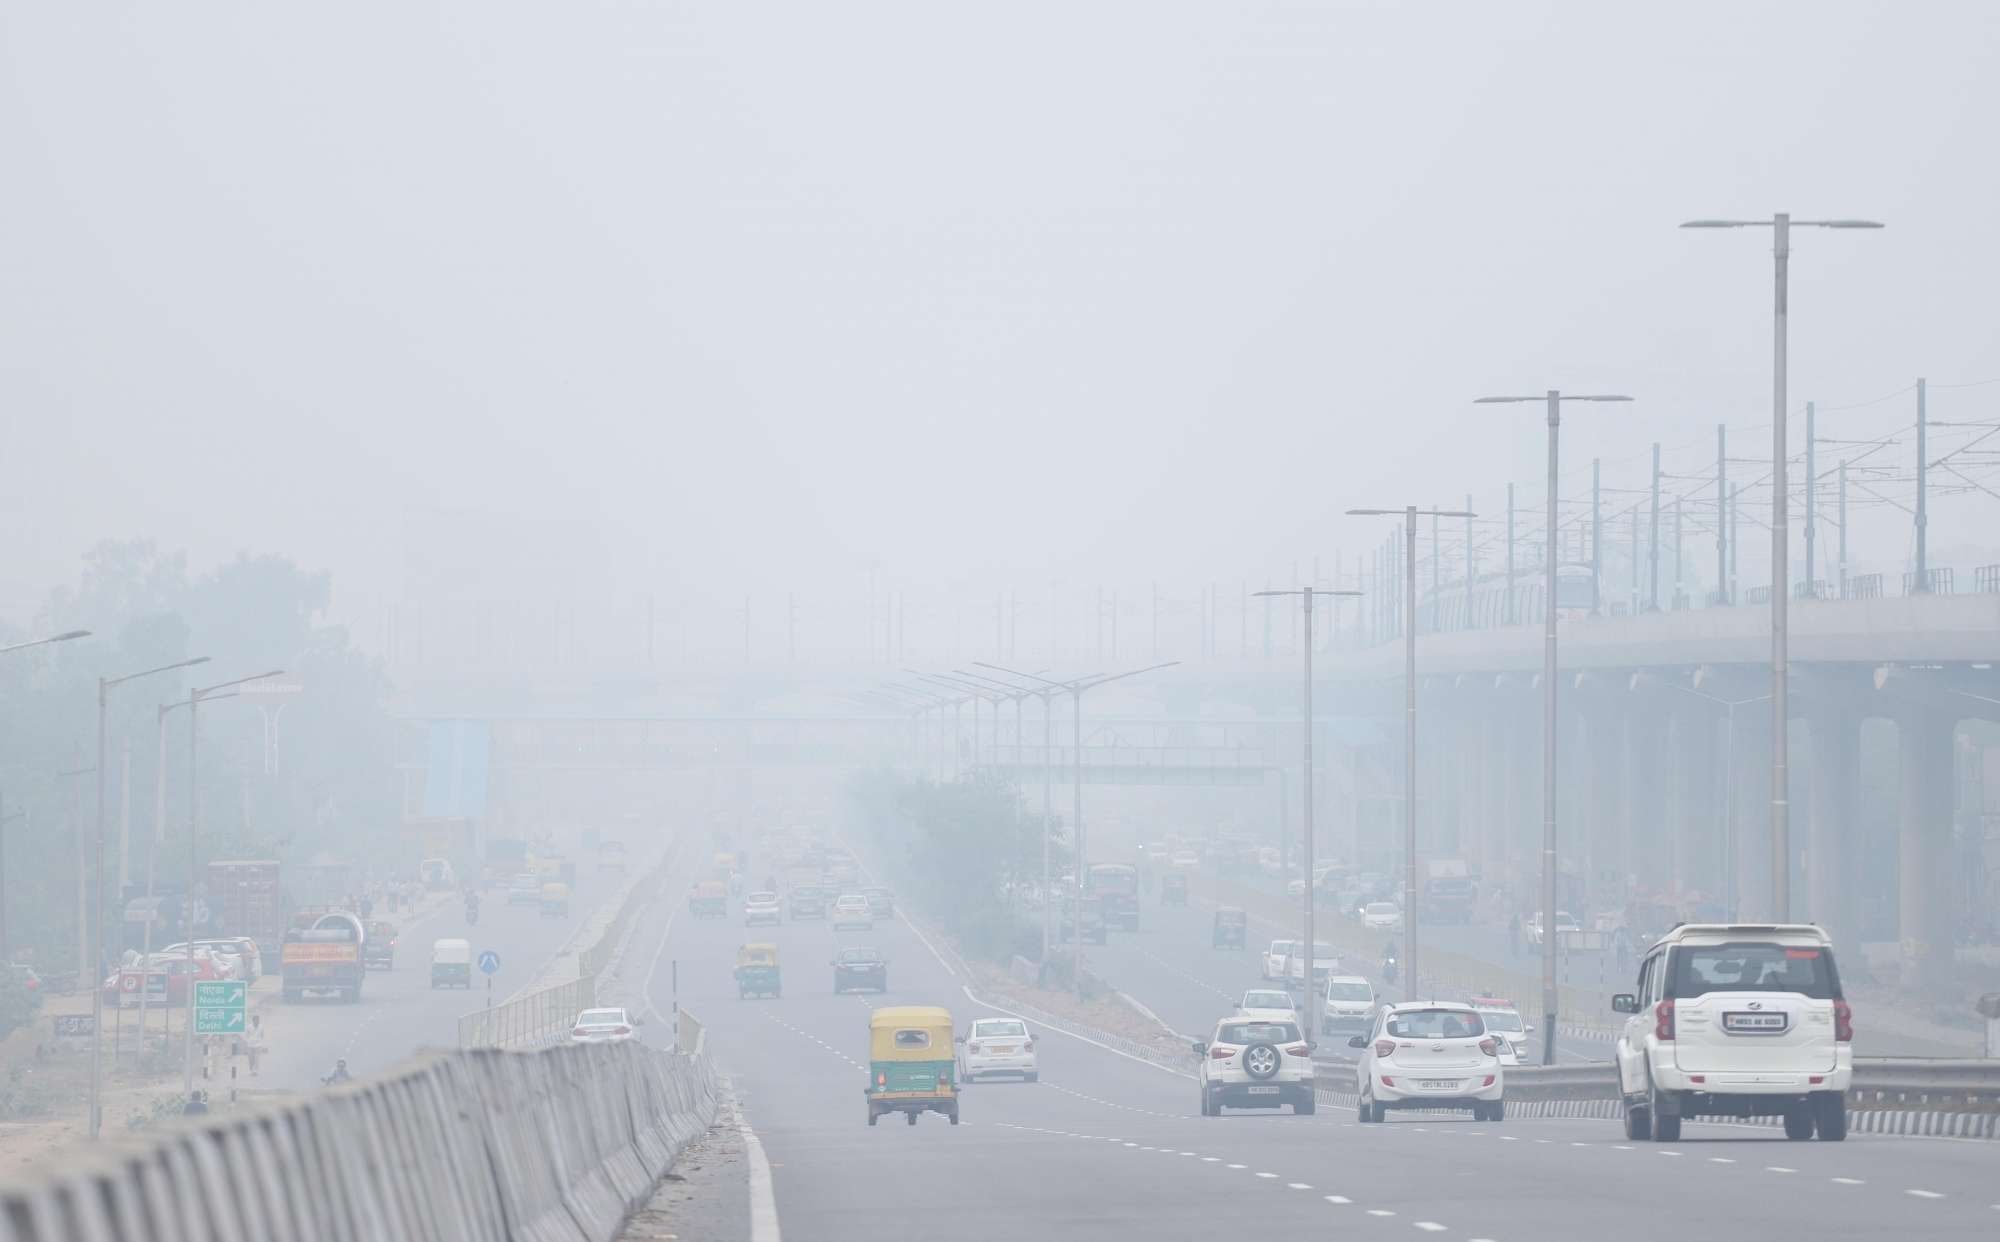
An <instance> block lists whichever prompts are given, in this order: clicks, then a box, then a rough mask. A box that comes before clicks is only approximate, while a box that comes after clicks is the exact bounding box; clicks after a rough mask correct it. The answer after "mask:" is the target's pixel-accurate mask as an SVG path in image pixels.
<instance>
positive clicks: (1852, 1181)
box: [1828, 1177, 1868, 1186]
mask: <svg viewBox="0 0 2000 1242" xmlns="http://www.w3.org/2000/svg"><path fill="white" fill-rule="evenodd" d="M1828 1180H1829V1181H1831V1182H1833V1183H1834V1184H1835V1185H1837V1186H1866V1185H1867V1184H1868V1183H1867V1182H1864V1181H1862V1180H1861V1179H1860V1178H1858V1177H1835V1178H1829V1179H1828Z"/></svg>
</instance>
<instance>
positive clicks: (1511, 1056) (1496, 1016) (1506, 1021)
mask: <svg viewBox="0 0 2000 1242" xmlns="http://www.w3.org/2000/svg"><path fill="white" fill-rule="evenodd" d="M1472 1007H1473V1008H1474V1009H1477V1010H1478V1011H1479V1016H1480V1017H1481V1018H1483V1019H1485V1021H1486V1033H1487V1034H1488V1035H1491V1036H1492V1037H1493V1042H1494V1043H1496V1044H1498V1045H1499V1047H1500V1064H1502V1065H1526V1064H1528V1032H1529V1030H1530V1029H1531V1028H1530V1027H1529V1026H1528V1024H1527V1023H1526V1022H1523V1021H1522V1020H1521V1011H1520V1010H1519V1009H1516V1008H1515V1007H1514V1002H1513V1001H1510V1000H1502V999H1500V998H1499V997H1494V996H1475V997H1473V998H1472Z"/></svg>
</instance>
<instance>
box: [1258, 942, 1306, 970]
mask: <svg viewBox="0 0 2000 1242" xmlns="http://www.w3.org/2000/svg"><path fill="white" fill-rule="evenodd" d="M1297 944H1298V941H1296V940H1273V941H1272V942H1271V947H1270V948H1268V949H1266V950H1264V977H1265V978H1266V979H1282V978H1284V977H1285V963H1286V962H1287V961H1289V960H1290V959H1291V956H1292V949H1293V947H1294V946H1296V945H1297Z"/></svg>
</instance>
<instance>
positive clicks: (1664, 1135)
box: [1646, 1087, 1681, 1143]
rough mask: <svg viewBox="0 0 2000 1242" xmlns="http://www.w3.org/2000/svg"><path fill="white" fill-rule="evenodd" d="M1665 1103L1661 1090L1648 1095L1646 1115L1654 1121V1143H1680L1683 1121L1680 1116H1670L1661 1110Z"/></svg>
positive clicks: (1650, 1092)
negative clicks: (1662, 1104)
mask: <svg viewBox="0 0 2000 1242" xmlns="http://www.w3.org/2000/svg"><path fill="white" fill-rule="evenodd" d="M1662 1102H1663V1101H1662V1100H1661V1098H1660V1091H1659V1088H1657V1087H1655V1088H1652V1089H1651V1090H1649V1091H1648V1092H1647V1093H1646V1115H1647V1116H1648V1117H1650V1118H1652V1119H1653V1141H1654V1142H1655V1143H1678V1142H1680V1141H1681V1119H1680V1116H1679V1115H1678V1114H1675V1115H1674V1116H1668V1115H1667V1114H1666V1112H1665V1111H1663V1110H1662V1109H1661V1108H1660V1105H1661V1103H1662Z"/></svg>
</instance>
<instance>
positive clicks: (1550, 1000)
mask: <svg viewBox="0 0 2000 1242" xmlns="http://www.w3.org/2000/svg"><path fill="white" fill-rule="evenodd" d="M1631 399H1632V398H1630V397H1623V396H1617V395H1612V394H1591V395H1582V394H1575V393H1564V392H1561V391H1559V390H1558V389H1554V388H1551V389H1549V390H1548V392H1546V393H1544V394H1543V395H1542V396H1539V397H1479V398H1477V399H1475V400H1474V402H1473V404H1475V405H1507V404H1513V403H1517V402H1522V401H1544V402H1546V403H1547V405H1548V424H1549V443H1548V451H1549V479H1548V497H1547V500H1548V508H1549V514H1548V530H1547V531H1546V532H1545V534H1546V536H1547V540H1548V542H1547V544H1546V551H1544V552H1543V554H1542V559H1543V560H1544V561H1545V562H1546V563H1545V564H1544V565H1543V566H1542V569H1543V572H1544V574H1545V579H1544V586H1543V596H1544V598H1543V600H1542V605H1543V606H1542V912H1541V919H1540V922H1539V924H1538V926H1539V927H1540V929H1541V937H1542V1064H1543V1065H1554V1064H1555V1063H1556V904H1557V903H1556V879H1557V875H1556V586H1557V576H1556V561H1557V560H1558V559H1559V558H1558V557H1557V556H1556V536H1557V533H1558V532H1557V521H1558V517H1557V512H1556V499H1557V497H1556V489H1557V487H1558V485H1559V482H1560V477H1559V469H1558V467H1559V465H1560V459H1561V456H1562V453H1561V438H1562V403H1563V402H1565V401H1630V400H1631ZM1593 596H1594V589H1593Z"/></svg>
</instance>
